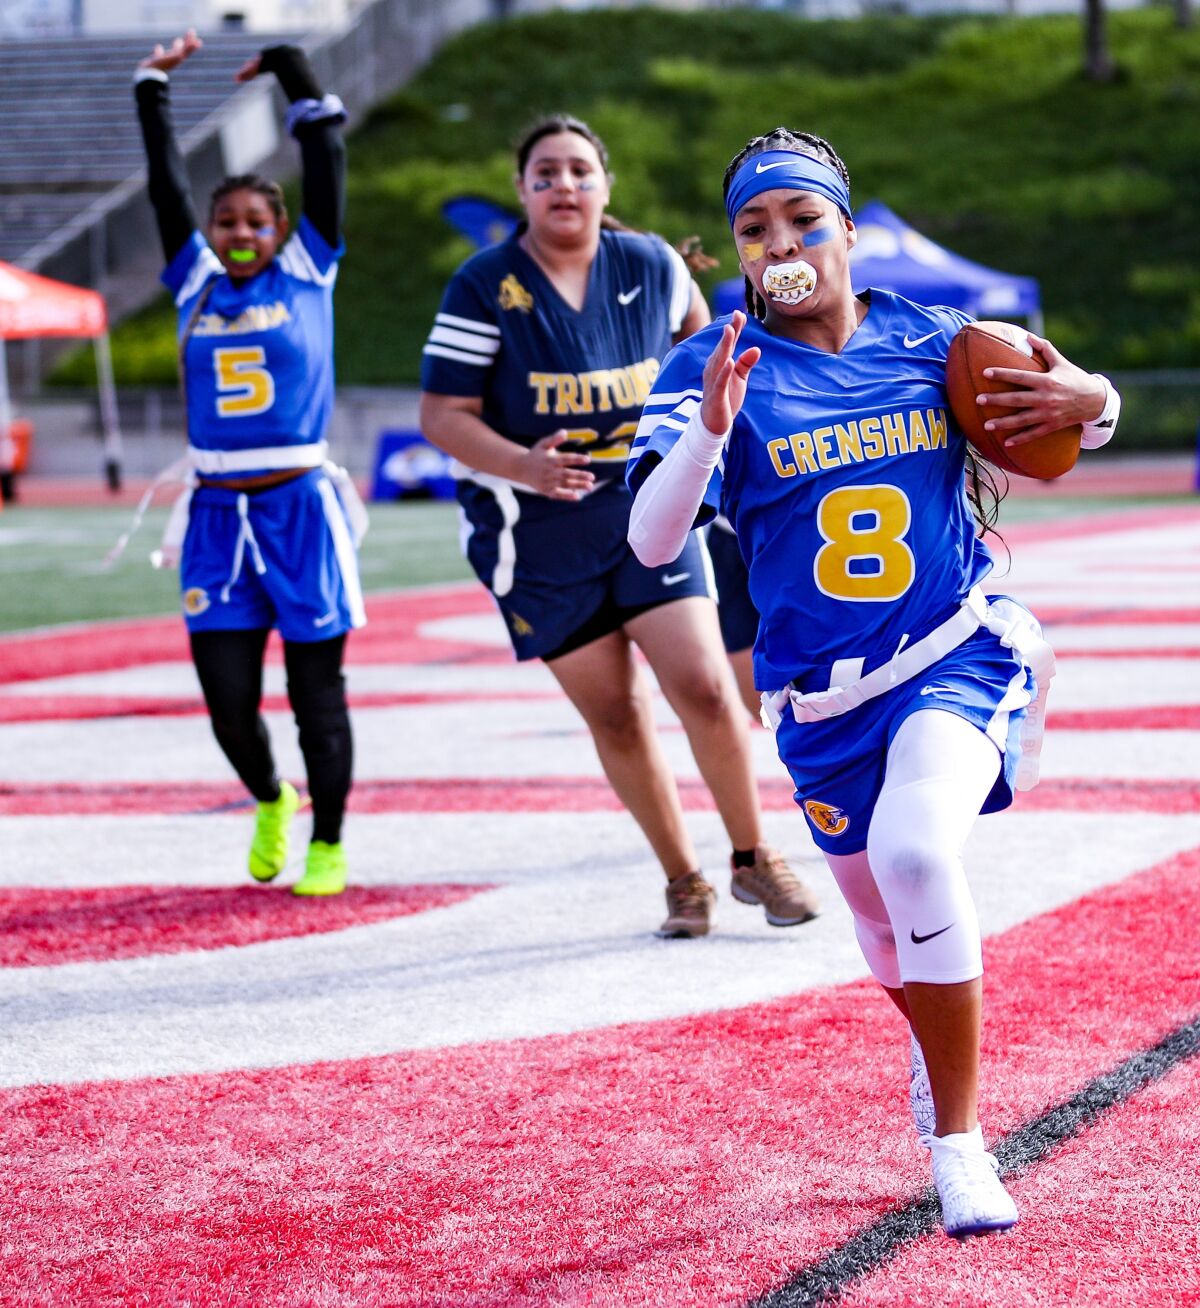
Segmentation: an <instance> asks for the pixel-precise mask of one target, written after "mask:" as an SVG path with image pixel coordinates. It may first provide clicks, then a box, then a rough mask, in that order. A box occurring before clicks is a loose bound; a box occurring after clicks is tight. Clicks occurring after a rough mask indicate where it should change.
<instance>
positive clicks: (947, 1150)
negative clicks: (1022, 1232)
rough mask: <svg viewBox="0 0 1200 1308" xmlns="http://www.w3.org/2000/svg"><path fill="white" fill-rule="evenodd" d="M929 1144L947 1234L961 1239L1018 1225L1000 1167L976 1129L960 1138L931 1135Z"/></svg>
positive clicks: (957, 1136)
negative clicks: (1000, 1174)
mask: <svg viewBox="0 0 1200 1308" xmlns="http://www.w3.org/2000/svg"><path fill="white" fill-rule="evenodd" d="M928 1144H929V1151H930V1154H931V1155H932V1157H933V1183H934V1185H936V1186H937V1192H938V1197H939V1198H940V1199H941V1201H942V1225H943V1226H944V1227H945V1228H946V1234H947V1235H954V1236H958V1237H959V1238H960V1239H961V1238H962V1237H964V1236H968V1235H984V1234H986V1233H987V1232H989V1231H1006V1230H1007V1229H1008V1228H1009V1227H1010V1226H1015V1225H1016V1224H1017V1206H1016V1204H1014V1203H1013V1201H1012V1199H1011V1198H1010V1197H1009V1194H1008V1191H1007V1190H1006V1189H1005V1188H1004V1186H1003V1185H1001V1183H1000V1177H999V1175H998V1173H999V1171H1000V1164H999V1163H997V1162H996V1160H995V1158H993V1157H992V1155H991V1154H989V1153H988V1151H987V1150H986V1149H985V1148H984V1147H983V1132H982V1131H981V1130H980V1129H979V1127H976V1128H975V1129H974V1130H973V1131H964V1132H963V1133H962V1134H961V1135H943V1136H936V1135H931V1136H930V1137H929V1138H928Z"/></svg>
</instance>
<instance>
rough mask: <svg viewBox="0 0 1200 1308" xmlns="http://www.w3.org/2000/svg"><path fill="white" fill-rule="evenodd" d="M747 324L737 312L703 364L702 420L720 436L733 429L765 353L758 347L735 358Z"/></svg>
mask: <svg viewBox="0 0 1200 1308" xmlns="http://www.w3.org/2000/svg"><path fill="white" fill-rule="evenodd" d="M745 325H746V315H745V314H744V313H741V312H738V313H735V314H734V315H733V320H732V322H727V323H726V324H725V330H724V331H723V332H722V333H721V339H720V340H719V341H718V342H717V348H716V349H715V350H713V352H712V354H710V355H709V356H708V362H707V363H706V364H705V365H704V399H703V400H702V401H701V402H700V420H701V421H702V422H703V423H704V425H705V426H706V427H707V428H708V430H709V431H711V432H714V433H716V434H717V435H720V434H721V433H722V432H727V431H728V430H729V429H730V427H732V426H733V420H734V418H736V417H737V415H738V411H739V410H740V409H741V407H742V401H743V400H744V399H745V398H746V383H747V380H748V379H749V377H750V370H751V369H752V368H753V367H754V365H755V364H756V363H757V362H758V360H759V358H760V357H761V355H762V351H761V350H760V349H759V348H758V346H757V345H752V346H751V347H750V349H748V350H745V351H743V352H742V353H741V354H740V355H738V356H737V357H736V358H735V357H734V350H735V349H736V347H737V343H738V337H739V336H741V334H742V328H743V327H744V326H745Z"/></svg>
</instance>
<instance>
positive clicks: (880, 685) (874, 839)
mask: <svg viewBox="0 0 1200 1308" xmlns="http://www.w3.org/2000/svg"><path fill="white" fill-rule="evenodd" d="M725 194H726V207H727V212H728V216H729V221H730V224H731V226H732V228H733V235H734V241H735V243H736V246H737V250H738V255H739V258H740V261H741V266H742V269H743V271H744V273H745V275H746V279H747V290H748V296H747V307H748V310H749V313H750V316H749V318H747V316H746V315H744V314H741V313H737V314H734V315H732V317H731V318H726V319H723V320H720V321H718V322H716V323H714V324H712V325H711V326H710V327H707V328H705V329H704V330H702V331H700V332H698V333H697V334H696V335H695V336H693V337H691V338H689V339H688V340H687V341H685V342H684V343H683V344H681V345H680V346H679V347H677V348H676V349H675V350H674V351H673V352H672V354H671V355H670V356H669V357H668V359H667V360H666V362H665V364H664V366H663V369H662V371H661V373H660V374H659V376H658V378H657V380H656V382H655V387H654V390H653V391H652V393H651V395H650V398H649V401H648V402H647V405H646V410H645V416H644V418H643V419H642V422H641V424H640V426H639V430H638V435H637V437H636V439H635V442H634V449H633V454H632V456H631V460H630V464H629V470H628V477H629V482H630V485H631V486H632V487H634V488H635V490H636V499H635V503H634V508H633V512H632V514H631V519H630V540H631V542H632V543H633V545H634V548H635V549H636V550H637V553H638V555H639V557H641V558H642V559H643V560H644V561H645V562H646V563H647V565H649V566H653V565H654V564H655V563H657V562H659V561H660V560H661V559H664V558H668V557H670V556H671V555H672V554H673V553H674V551H675V550H677V549H678V547H679V542H680V540H682V539H684V537H685V536H686V534H687V532H688V531H689V530H690V529H691V528H692V527H693V525H694V524H696V523H698V522H704V521H706V520H708V519H710V518H711V517H712V516H713V515H714V514H715V513H716V512H718V511H721V512H724V513H725V514H726V515H727V516H728V518H729V521H730V522H731V523H732V525H733V527H734V529H735V531H736V533H737V538H738V541H739V543H740V544H741V548H742V554H743V556H744V557H745V560H746V562H747V565H748V568H749V575H750V592H751V595H752V597H753V600H754V603H755V605H756V606H757V607H758V609H759V611H760V613H761V622H760V626H759V632H758V639H757V641H756V643H755V648H754V668H755V677H756V682H757V685H758V686H759V688H760V689H761V690H763V691H764V692H765V693H764V697H763V698H764V704H765V706H766V708H767V709H768V711H769V712H771V713H772V714H773V715H774V719H775V722H776V739H777V743H778V748H779V753H780V756H781V758H782V759H783V761H784V762H785V763H786V764H787V766H788V769H789V771H790V772H791V775H792V778H793V781H794V782H795V786H796V801H797V803H799V804H800V805H801V806H802V808H803V811H804V813H805V815H806V816H807V818H808V820H809V823H810V826H811V828H812V833H813V838H814V839H815V841H816V842H817V844H818V845H819V846H820V848H821V849H822V851H823V852H824V853H825V856H826V858H827V860H828V862H829V865H830V868H831V870H832V871H833V874H834V877H835V879H836V880H837V882H838V884H839V886H840V888H841V889H842V891H843V893H844V895H845V897H846V900H847V902H848V904H849V906H850V909H851V911H852V913H853V915H854V921H855V929H856V933H857V936H858V940H859V942H860V944H861V946H862V949H863V952H864V954H865V956H866V959H867V962H868V964H869V965H870V968H871V971H872V972H873V974H874V975H875V976H876V977H877V978H878V979H879V981H880V982H881V983H882V984H883V985H884V987H885V988H886V989H887V991H888V994H889V995H890V996H891V998H892V999H893V1001H894V1002H895V1004H896V1006H897V1007H898V1008H899V1009H900V1011H901V1012H902V1013H903V1014H904V1016H905V1017H906V1018H907V1019H908V1021H909V1023H910V1026H911V1030H912V1041H911V1053H912V1076H911V1102H912V1107H913V1112H914V1117H915V1118H916V1120H917V1126H918V1130H919V1131H920V1133H921V1137H922V1140H923V1142H924V1143H925V1144H926V1145H928V1147H929V1148H930V1150H931V1153H932V1160H933V1172H934V1181H935V1183H936V1185H937V1188H938V1192H939V1195H940V1197H941V1200H942V1213H943V1222H944V1225H945V1228H946V1230H947V1231H948V1232H950V1233H951V1234H955V1235H967V1234H974V1233H981V1232H984V1231H989V1230H996V1229H1003V1228H1005V1227H1008V1226H1011V1225H1012V1224H1013V1223H1014V1222H1016V1220H1017V1212H1016V1208H1015V1207H1014V1205H1013V1203H1012V1200H1011V1199H1010V1198H1009V1196H1008V1194H1007V1193H1006V1191H1005V1190H1004V1187H1003V1186H1002V1185H1001V1183H1000V1181H999V1179H998V1176H997V1170H996V1164H995V1160H994V1159H993V1158H992V1156H991V1155H990V1154H989V1153H987V1151H986V1149H985V1146H984V1143H983V1137H982V1134H981V1132H980V1129H979V1124H978V1116H977V1098H978V1068H979V1029H980V1008H981V994H982V987H981V980H980V978H981V974H982V961H981V949H980V934H979V925H978V921H977V918H976V913H975V907H974V904H973V901H972V899H971V894H970V890H969V888H968V886H967V882H966V878H965V875H964V872H963V867H962V861H961V850H962V846H963V842H964V841H965V839H966V836H967V834H968V832H969V831H970V828H971V826H972V825H973V823H974V820H975V818H976V816H977V815H978V814H979V813H980V812H981V811H983V812H990V811H994V810H996V809H999V808H1003V807H1005V806H1006V805H1007V804H1009V803H1010V802H1011V798H1012V789H1013V786H1014V785H1020V786H1022V787H1024V786H1027V785H1029V784H1032V783H1033V781H1035V780H1036V768H1035V767H1034V766H1031V765H1033V764H1035V763H1036V753H1035V750H1036V742H1035V735H1036V733H1035V732H1034V731H1033V730H1031V727H1032V726H1034V725H1036V726H1037V727H1039V728H1040V722H1041V716H1042V710H1043V708H1044V693H1045V684H1046V681H1047V680H1048V678H1049V676H1050V674H1051V673H1052V671H1053V656H1052V653H1051V652H1050V650H1049V647H1048V646H1047V645H1046V644H1045V642H1044V641H1043V640H1042V639H1041V635H1040V629H1039V628H1038V627H1037V624H1036V622H1035V621H1034V619H1033V618H1032V616H1031V615H1030V614H1029V613H1028V612H1027V611H1026V610H1025V609H1023V608H1022V607H1021V606H1020V605H1018V604H1017V603H1016V602H1015V601H1013V600H1010V599H1005V598H997V597H993V598H992V599H991V600H990V601H989V599H987V598H985V597H984V595H983V594H982V592H981V589H980V585H981V583H982V582H983V580H984V578H985V577H986V575H987V573H988V572H989V571H990V570H991V567H992V558H991V555H990V554H989V552H988V549H987V547H986V545H985V544H984V543H983V541H982V539H980V533H979V531H978V529H977V525H981V524H977V523H976V520H975V517H974V516H973V514H972V498H971V496H970V495H969V493H968V487H969V486H971V485H973V484H974V483H973V482H972V479H971V478H970V477H969V476H968V474H967V452H966V446H965V442H964V440H963V437H962V435H961V433H960V432H959V431H958V429H957V427H956V426H955V423H954V419H953V416H952V414H951V412H950V409H949V404H948V401H947V397H946V389H945V371H946V352H947V349H948V346H949V344H950V340H951V338H952V337H953V336H954V334H955V333H956V332H957V331H958V330H959V328H960V327H961V326H962V325H963V324H964V323H965V322H966V321H967V318H966V316H965V315H964V314H961V313H959V312H957V311H955V310H952V309H945V308H926V307H924V306H922V305H918V304H914V303H911V302H910V301H908V300H905V299H902V298H901V297H900V296H897V295H892V294H888V293H885V292H882V291H878V290H872V291H868V292H865V293H863V294H862V295H860V296H855V294H854V292H853V290H852V289H851V283H850V273H849V263H848V255H849V251H850V249H851V247H852V246H853V245H854V243H855V240H856V238H857V233H856V231H855V228H854V222H853V219H852V216H851V210H850V194H849V175H848V173H847V172H846V169H845V165H844V164H843V163H842V162H841V160H840V159H839V158H838V157H837V155H836V154H835V153H834V151H833V149H832V148H831V147H830V146H829V145H828V143H827V142H825V141H822V140H821V139H820V138H818V137H813V136H809V135H806V134H794V133H791V132H789V131H787V130H786V129H783V128H780V129H777V130H776V131H775V132H772V133H771V134H770V135H768V136H765V137H758V138H756V139H755V140H753V141H751V142H750V143H749V144H748V145H747V147H746V148H745V149H744V150H743V151H742V152H741V153H740V154H739V155H738V156H737V157H736V158H735V159H734V161H733V162H732V163H731V165H730V168H729V170H728V172H727V174H726V179H725ZM1030 341H1031V343H1032V344H1031V348H1034V349H1036V350H1038V351H1039V352H1040V353H1041V354H1042V356H1043V357H1044V358H1045V360H1046V362H1047V363H1048V365H1049V369H1048V371H1047V372H1045V373H1040V374H1039V373H1026V372H1016V371H1012V370H1008V369H994V370H993V371H992V374H991V375H992V376H993V377H995V378H998V379H999V380H1001V381H1002V382H1006V383H1010V384H1011V385H1012V386H1013V387H1014V389H1013V390H1012V391H1011V392H1008V393H1006V394H1005V395H1003V396H992V397H990V398H991V402H992V403H996V404H999V405H1000V406H1001V407H1007V408H1011V409H1012V413H1011V414H1010V415H1008V416H1006V417H1003V418H998V419H995V420H994V422H993V423H992V424H990V425H991V426H993V427H994V428H995V429H999V430H1000V431H1002V432H1005V433H1007V439H1008V440H1009V441H1010V442H1013V441H1018V442H1020V441H1026V440H1035V439H1037V438H1038V437H1040V436H1043V435H1046V434H1048V433H1050V432H1054V431H1057V430H1059V429H1061V428H1063V427H1065V426H1069V425H1071V424H1073V423H1082V424H1083V430H1084V444H1085V445H1089V446H1092V445H1098V444H1102V443H1103V442H1104V440H1106V439H1107V438H1108V437H1109V435H1111V432H1112V428H1113V425H1114V424H1115V421H1116V416H1117V412H1118V410H1119V400H1118V399H1117V397H1116V394H1115V392H1114V391H1113V390H1112V388H1111V386H1110V385H1109V383H1108V382H1107V380H1106V379H1104V378H1102V377H1100V376H1099V375H1089V374H1087V373H1084V372H1083V371H1082V370H1080V369H1079V368H1077V367H1076V366H1075V365H1074V364H1072V363H1070V362H1069V361H1068V360H1066V359H1065V358H1064V357H1063V356H1062V355H1061V354H1060V353H1059V352H1058V351H1057V350H1055V349H1054V347H1053V346H1052V345H1051V344H1050V343H1049V342H1048V341H1044V340H1041V339H1039V338H1037V337H1031V338H1030ZM739 351H740V352H739ZM1018 387H1019V388H1021V389H1017V388H1018ZM975 502H978V496H977V495H976V496H975ZM1035 718H1036V724H1035ZM1023 743H1024V744H1025V745H1026V747H1027V748H1026V751H1025V757H1024V759H1022V744H1023Z"/></svg>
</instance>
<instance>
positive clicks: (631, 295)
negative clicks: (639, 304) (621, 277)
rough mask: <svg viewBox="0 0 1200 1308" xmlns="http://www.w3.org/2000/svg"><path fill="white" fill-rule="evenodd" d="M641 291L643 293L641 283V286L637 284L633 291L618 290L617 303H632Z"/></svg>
mask: <svg viewBox="0 0 1200 1308" xmlns="http://www.w3.org/2000/svg"><path fill="white" fill-rule="evenodd" d="M641 293H642V288H641V286H640V285H639V286H635V287H634V288H633V290H632V291H618V292H617V303H618V304H632V303H633V301H634V300H636V299H637V297H638V296H639V295H640V294H641Z"/></svg>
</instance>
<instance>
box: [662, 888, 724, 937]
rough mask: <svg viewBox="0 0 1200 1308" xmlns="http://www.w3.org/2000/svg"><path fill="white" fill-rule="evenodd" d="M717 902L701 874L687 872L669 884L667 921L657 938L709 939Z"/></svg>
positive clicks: (715, 893)
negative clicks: (689, 937)
mask: <svg viewBox="0 0 1200 1308" xmlns="http://www.w3.org/2000/svg"><path fill="white" fill-rule="evenodd" d="M716 902H717V892H716V891H715V890H714V889H713V888H712V886H710V885H709V884H708V882H707V881H705V879H704V877H703V876H702V875H701V874H700V873H699V872H685V873H684V874H683V876H681V877H676V878H675V880H674V881H668V882H667V920H666V921H665V922H664V923H663V924H662V926H660V927H659V928H658V930H657V931H656V932H655V933H654V934H655V935H657V936H661V937H662V938H663V939H664V940H671V939H677V938H679V937H683V936H706V935H708V933H709V931H711V930H712V928H713V925H714V923H713V905H714V904H716Z"/></svg>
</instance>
